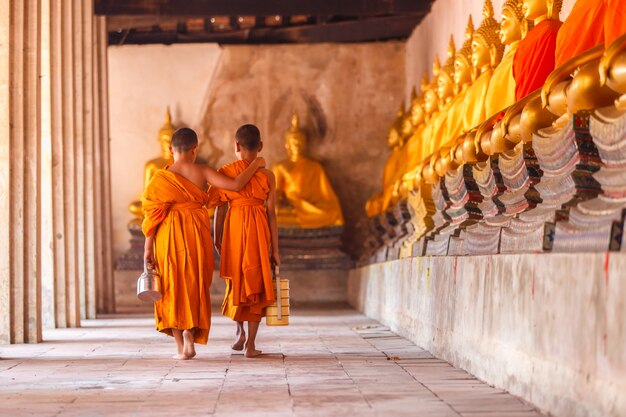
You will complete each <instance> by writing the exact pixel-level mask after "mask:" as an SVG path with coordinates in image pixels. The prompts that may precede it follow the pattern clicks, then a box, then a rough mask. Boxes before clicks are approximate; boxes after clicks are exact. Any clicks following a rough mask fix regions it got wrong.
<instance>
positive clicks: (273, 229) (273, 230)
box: [264, 169, 280, 266]
mask: <svg viewBox="0 0 626 417" xmlns="http://www.w3.org/2000/svg"><path fill="white" fill-rule="evenodd" d="M264 172H265V174H266V175H267V178H268V180H269V183H270V192H269V194H268V196H267V207H266V210H267V221H268V223H269V227H270V237H271V240H272V260H273V261H274V263H275V264H276V266H280V256H279V254H278V221H277V220H276V178H275V177H274V173H273V172H272V171H270V170H268V169H266V170H264Z"/></svg>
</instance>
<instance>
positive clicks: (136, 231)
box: [115, 219, 146, 271]
mask: <svg viewBox="0 0 626 417" xmlns="http://www.w3.org/2000/svg"><path fill="white" fill-rule="evenodd" d="M128 232H129V233H130V249H128V250H127V251H126V252H125V253H123V254H122V255H121V256H120V257H119V258H117V263H116V265H115V269H119V270H142V271H143V250H144V244H145V242H146V238H145V236H144V235H143V232H142V231H141V220H139V219H133V220H131V221H130V222H128Z"/></svg>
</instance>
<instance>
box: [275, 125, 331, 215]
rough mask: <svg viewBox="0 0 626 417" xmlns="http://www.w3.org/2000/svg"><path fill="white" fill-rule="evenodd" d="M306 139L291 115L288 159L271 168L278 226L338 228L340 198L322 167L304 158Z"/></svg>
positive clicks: (287, 142)
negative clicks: (274, 181)
mask: <svg viewBox="0 0 626 417" xmlns="http://www.w3.org/2000/svg"><path fill="white" fill-rule="evenodd" d="M306 140H307V139H306V136H305V134H304V133H303V132H302V131H301V130H300V126H299V119H298V115H297V114H296V113H294V114H293V116H292V118H291V127H290V129H289V130H288V131H287V133H286V135H285V148H286V149H287V155H288V159H286V160H284V161H281V162H279V163H278V164H276V165H274V166H273V167H272V171H273V172H274V175H275V176H276V194H277V204H276V206H277V209H276V210H277V217H278V224H279V226H283V227H293V228H321V227H332V226H341V225H343V215H342V213H341V206H340V205H339V199H338V198H337V195H336V194H335V192H334V190H333V187H332V185H331V184H330V181H329V180H328V177H327V176H326V173H325V172H324V168H323V167H322V165H321V164H320V163H319V162H317V161H315V160H313V159H311V158H309V157H307V156H306V144H307V143H306Z"/></svg>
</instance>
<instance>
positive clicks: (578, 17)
mask: <svg viewBox="0 0 626 417" xmlns="http://www.w3.org/2000/svg"><path fill="white" fill-rule="evenodd" d="M622 7H626V6H624V5H622ZM605 13H606V0H578V1H576V4H575V5H574V8H573V9H572V11H571V13H570V14H569V16H568V17H567V19H565V22H563V26H561V29H559V33H558V35H557V37H556V62H555V64H556V67H559V66H560V65H562V64H563V63H565V62H566V61H569V60H570V59H572V58H574V57H575V56H576V55H580V54H581V53H583V52H585V51H586V50H588V49H591V48H593V47H594V46H597V45H600V44H601V43H604V18H605Z"/></svg>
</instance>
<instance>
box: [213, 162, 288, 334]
mask: <svg viewBox="0 0 626 417" xmlns="http://www.w3.org/2000/svg"><path fill="white" fill-rule="evenodd" d="M248 165H249V164H248V162H246V161H241V160H240V161H235V162H231V163H230V164H227V165H224V166H223V167H222V168H220V170H219V171H220V172H221V173H222V174H224V175H226V176H228V177H231V178H235V177H236V176H237V175H239V174H241V173H242V172H243V171H244V170H245V169H246V168H247V167H248ZM269 191H270V186H269V181H268V178H267V176H266V175H265V174H263V173H262V172H258V171H257V173H256V174H254V176H253V177H252V179H251V180H250V182H248V184H246V185H245V187H243V188H242V189H241V190H240V191H226V190H221V189H217V188H215V187H211V188H210V189H209V195H210V200H211V206H213V205H220V204H226V203H228V205H229V209H228V213H227V214H226V219H225V220H224V232H223V234H222V251H221V259H220V275H221V276H222V278H224V279H225V280H226V294H225V296H224V302H223V303H222V314H224V315H225V316H226V317H229V318H231V319H232V320H235V321H252V322H260V321H261V318H262V317H263V316H264V315H265V307H267V306H269V305H271V304H273V303H274V301H275V300H276V298H275V297H274V289H273V286H272V267H271V264H270V247H271V245H270V243H271V235H270V229H269V223H268V220H267V212H266V210H265V201H266V200H267V197H268V195H269Z"/></svg>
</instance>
